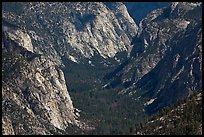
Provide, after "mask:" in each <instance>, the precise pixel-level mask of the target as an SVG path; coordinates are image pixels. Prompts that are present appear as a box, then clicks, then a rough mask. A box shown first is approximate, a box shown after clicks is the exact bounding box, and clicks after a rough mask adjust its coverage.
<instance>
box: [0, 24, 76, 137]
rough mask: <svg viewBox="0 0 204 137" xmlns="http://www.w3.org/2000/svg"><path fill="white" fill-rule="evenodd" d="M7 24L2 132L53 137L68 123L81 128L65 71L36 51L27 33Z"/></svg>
mask: <svg viewBox="0 0 204 137" xmlns="http://www.w3.org/2000/svg"><path fill="white" fill-rule="evenodd" d="M4 25H5V26H4V29H3V36H2V52H3V54H2V57H3V68H2V74H3V81H2V82H3V83H2V99H3V100H2V109H3V114H2V121H3V123H2V124H3V129H2V133H3V134H53V132H56V133H57V132H58V130H57V129H61V130H64V129H65V128H66V127H67V126H68V124H73V125H78V124H79V121H78V120H77V118H78V117H79V115H78V116H76V115H75V108H74V107H73V104H72V100H71V98H70V96H69V93H68V90H67V86H66V83H65V78H64V73H63V71H62V70H61V69H60V67H59V66H58V65H57V64H56V63H55V62H53V61H52V60H50V59H49V58H48V57H47V56H46V55H40V54H36V53H34V52H33V51H32V47H33V45H32V42H31V40H30V36H29V35H28V34H27V33H26V32H23V30H21V29H20V28H17V29H14V28H12V27H9V26H8V25H6V24H4Z"/></svg>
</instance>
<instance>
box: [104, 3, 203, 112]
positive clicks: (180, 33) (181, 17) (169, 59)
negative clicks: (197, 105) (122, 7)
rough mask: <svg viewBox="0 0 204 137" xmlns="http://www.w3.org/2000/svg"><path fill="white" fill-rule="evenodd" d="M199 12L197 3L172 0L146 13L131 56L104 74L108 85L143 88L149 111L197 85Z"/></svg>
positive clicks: (193, 89)
mask: <svg viewBox="0 0 204 137" xmlns="http://www.w3.org/2000/svg"><path fill="white" fill-rule="evenodd" d="M201 15H202V7H201V4H200V3H172V4H171V5H170V6H167V7H164V8H162V9H158V10H155V11H153V12H151V13H150V14H149V15H147V17H146V18H144V19H143V21H142V22H141V23H140V25H139V30H138V35H137V36H136V37H135V39H134V40H133V42H132V44H134V47H133V49H132V53H131V56H132V58H129V60H127V61H126V62H128V63H126V64H122V65H121V66H119V67H118V69H116V70H115V71H114V73H111V75H112V77H111V75H109V76H108V75H107V76H108V79H109V80H111V79H112V80H113V81H112V82H110V84H108V86H109V87H117V86H121V85H123V87H125V90H122V91H121V92H127V93H129V92H131V93H133V92H134V90H135V91H137V90H143V91H144V93H145V94H144V96H145V97H149V98H150V100H151V99H152V100H154V101H151V102H153V103H152V104H151V105H149V106H148V107H147V108H148V111H149V112H150V113H152V112H155V111H156V110H158V109H159V108H161V107H163V106H166V105H167V104H171V103H173V102H175V101H176V100H177V99H179V98H180V97H183V96H186V95H188V94H190V93H191V92H194V91H198V90H199V89H201V88H202V85H201V82H202V79H201V76H202V69H201V64H202V55H201V54H202V43H201V41H202V25H201V22H202V16H201ZM119 68H120V69H119Z"/></svg>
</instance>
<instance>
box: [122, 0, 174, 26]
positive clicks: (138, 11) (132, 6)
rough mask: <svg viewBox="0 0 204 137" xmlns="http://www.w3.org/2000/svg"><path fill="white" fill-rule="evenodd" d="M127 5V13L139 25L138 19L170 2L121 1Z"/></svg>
mask: <svg viewBox="0 0 204 137" xmlns="http://www.w3.org/2000/svg"><path fill="white" fill-rule="evenodd" d="M123 3H124V4H125V6H126V7H127V10H128V13H129V14H130V16H131V17H132V18H133V19H134V21H135V22H136V24H138V25H139V23H140V21H141V20H142V19H143V18H145V17H146V16H147V14H149V13H150V12H151V11H153V10H156V9H158V8H161V7H165V6H167V5H169V4H170V2H123Z"/></svg>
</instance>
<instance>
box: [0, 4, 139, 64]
mask: <svg viewBox="0 0 204 137" xmlns="http://www.w3.org/2000/svg"><path fill="white" fill-rule="evenodd" d="M6 6H7V5H6V4H5V11H3V18H5V19H6V20H9V21H10V22H12V23H13V24H16V25H20V26H21V27H24V28H26V29H27V30H29V32H28V33H29V34H30V37H31V39H32V40H33V41H34V43H35V44H34V45H33V46H34V47H33V48H34V51H35V52H38V53H42V52H44V53H46V54H48V55H49V57H50V58H51V59H52V60H56V62H58V63H60V57H65V58H67V59H69V60H71V61H73V62H78V63H79V62H80V60H81V59H83V58H92V57H93V56H95V55H100V56H102V57H103V58H113V57H114V56H115V55H116V54H117V53H119V52H122V51H125V52H127V53H130V51H131V48H132V46H131V45H130V43H131V41H132V38H133V37H134V36H135V35H136V33H137V30H138V27H137V26H136V24H135V22H134V21H133V19H132V18H131V17H130V16H129V14H128V12H127V9H126V7H125V5H124V4H123V3H120V2H118V3H115V2H111V3H102V2H71V3H70V2H65V3H47V2H46V3H43V2H40V3H38V2H33V3H19V7H20V9H19V10H20V11H21V12H20V14H16V12H15V13H14V12H6V10H7V9H6ZM17 13H18V12H17ZM45 46H46V50H45ZM70 56H71V57H72V58H70ZM54 57H55V58H54Z"/></svg>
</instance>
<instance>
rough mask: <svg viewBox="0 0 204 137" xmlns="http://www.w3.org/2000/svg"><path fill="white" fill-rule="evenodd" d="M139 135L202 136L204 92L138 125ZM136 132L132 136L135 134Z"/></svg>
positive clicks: (191, 96) (195, 94) (137, 131)
mask: <svg viewBox="0 0 204 137" xmlns="http://www.w3.org/2000/svg"><path fill="white" fill-rule="evenodd" d="M135 133H136V134H137V135H202V92H198V93H194V94H193V95H190V96H189V97H187V98H185V99H182V100H181V101H179V102H178V103H177V104H176V105H174V106H171V107H168V108H165V109H163V110H162V112H160V113H157V114H155V115H153V116H151V117H150V118H149V119H148V120H147V121H145V122H143V123H140V124H138V126H136V129H135ZM135 133H134V132H133V133H132V134H135Z"/></svg>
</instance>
